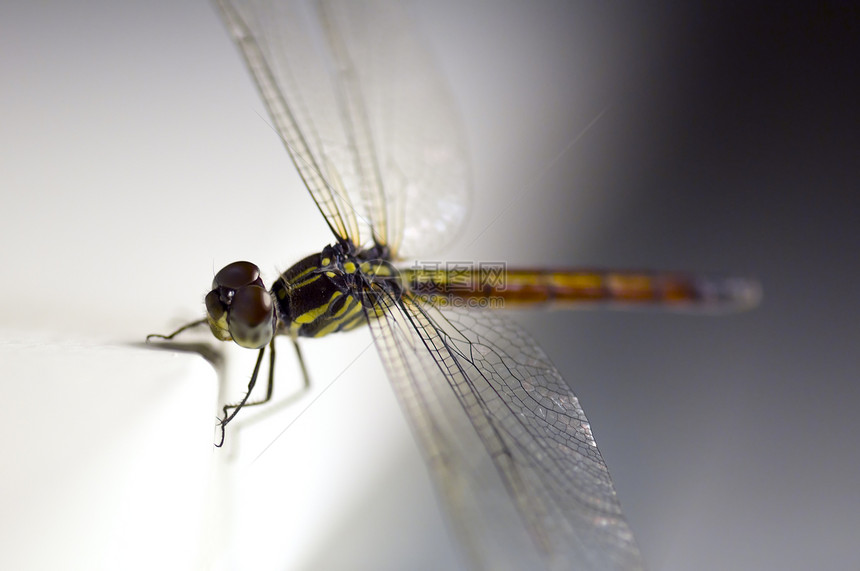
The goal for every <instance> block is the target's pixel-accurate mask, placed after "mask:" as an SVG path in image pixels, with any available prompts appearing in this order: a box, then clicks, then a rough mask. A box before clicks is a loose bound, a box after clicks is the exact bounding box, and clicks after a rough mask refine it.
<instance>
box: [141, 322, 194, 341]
mask: <svg viewBox="0 0 860 571" xmlns="http://www.w3.org/2000/svg"><path fill="white" fill-rule="evenodd" d="M204 323H206V318H203V319H198V320H197V321H192V322H191V323H186V324H185V325H183V326H182V327H180V328H179V329H177V330H176V331H174V332H173V333H171V334H170V335H161V334H160V333H150V334H149V335H147V336H146V342H147V343H149V340H150V339H165V340H168V341H169V340H171V339H173V338H174V337H176V336H177V335H179V334H180V333H182V332H183V331H185V330H186V329H191V328H192V327H197V326H199V325H203V324H204Z"/></svg>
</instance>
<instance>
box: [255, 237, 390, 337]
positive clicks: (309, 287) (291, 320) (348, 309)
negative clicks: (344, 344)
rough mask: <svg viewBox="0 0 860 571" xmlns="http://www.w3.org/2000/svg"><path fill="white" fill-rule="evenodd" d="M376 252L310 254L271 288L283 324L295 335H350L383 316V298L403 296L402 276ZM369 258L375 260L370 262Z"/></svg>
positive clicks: (334, 249)
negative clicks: (341, 333) (360, 326)
mask: <svg viewBox="0 0 860 571" xmlns="http://www.w3.org/2000/svg"><path fill="white" fill-rule="evenodd" d="M374 254H376V253H375V252H368V251H361V252H358V253H357V254H355V255H349V254H344V253H343V252H342V249H341V248H339V247H337V246H335V247H329V248H326V249H325V250H323V251H322V252H321V253H318V254H313V255H310V256H308V257H306V258H304V259H303V260H301V261H300V262H299V263H297V264H295V265H294V266H292V267H291V268H290V269H288V270H287V271H285V272H284V273H283V274H281V276H280V277H279V278H278V280H277V281H276V282H275V283H274V285H273V286H272V296H273V298H274V300H275V304H276V307H277V312H278V318H279V320H280V326H281V328H282V329H283V330H284V332H285V333H288V334H289V335H291V336H293V337H322V336H324V335H328V334H329V333H336V332H338V331H349V330H350V329H354V328H356V327H358V326H359V325H361V324H362V323H365V322H366V320H367V319H368V318H374V317H379V315H381V313H382V311H383V310H384V309H383V307H382V306H380V304H378V303H377V302H376V299H378V296H380V295H390V296H396V297H399V295H400V293H401V291H402V290H401V285H400V281H399V278H398V277H397V275H396V273H395V272H394V270H393V268H392V267H391V266H390V264H389V263H388V261H387V260H385V259H377V256H376V255H374ZM366 258H370V259H366Z"/></svg>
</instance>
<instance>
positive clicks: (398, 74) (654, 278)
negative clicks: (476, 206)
mask: <svg viewBox="0 0 860 571" xmlns="http://www.w3.org/2000/svg"><path fill="white" fill-rule="evenodd" d="M216 4H217V9H218V11H219V13H220V15H221V17H222V19H223V21H224V23H225V24H226V27H227V29H228V30H229V33H230V35H231V36H232V38H233V40H234V42H235V43H236V45H237V47H238V49H239V51H240V53H241V55H242V57H243V58H244V62H245V64H246V66H247V68H248V70H249V71H250V74H251V76H252V77H253V79H254V81H255V83H256V87H257V88H258V90H259V93H260V95H261V96H262V99H263V101H264V103H265V107H266V109H267V111H268V114H269V118H270V120H271V122H272V125H273V127H274V129H275V130H276V131H277V133H278V135H279V136H280V138H281V140H282V141H283V144H284V146H285V148H286V150H287V153H288V155H289V157H290V158H291V160H292V162H293V164H294V166H295V168H296V169H297V171H298V173H299V175H300V177H301V179H302V181H303V182H304V185H305V187H306V189H307V191H308V192H309V194H310V197H311V199H312V200H313V202H314V204H315V205H316V207H317V209H318V210H319V212H320V214H321V215H322V219H323V221H324V222H325V224H326V225H327V226H328V228H329V229H330V231H331V232H332V234H333V238H334V239H333V242H332V243H331V244H329V245H327V246H325V247H324V248H323V249H322V250H320V251H319V252H317V253H314V254H312V255H310V256H308V257H306V258H304V259H302V260H300V261H299V262H298V263H296V264H295V265H293V266H292V267H291V268H289V269H287V270H286V271H284V272H283V273H282V274H281V275H280V276H279V277H278V278H277V279H276V280H275V281H274V283H273V285H272V286H271V287H270V288H268V289H267V287H266V286H265V284H264V282H263V279H262V276H261V273H260V270H259V268H258V267H257V266H256V265H255V264H253V263H251V262H247V261H238V262H233V263H231V264H229V265H227V266H225V267H224V268H223V269H221V270H220V271H219V272H217V274H216V275H215V278H214V280H213V283H212V288H211V290H210V291H209V293H208V294H207V295H206V297H205V305H206V310H207V316H206V317H205V318H203V319H199V320H197V321H194V322H192V323H189V324H187V325H185V326H183V327H181V328H179V329H178V330H176V331H174V332H173V333H171V334H169V335H152V336H150V338H153V337H157V338H162V339H173V338H174V337H175V336H176V335H178V334H179V333H181V332H183V331H185V330H186V329H190V328H192V327H196V326H198V325H208V326H209V328H210V330H211V332H212V334H213V335H214V336H215V337H216V338H217V339H219V340H221V341H233V342H235V343H236V344H238V345H240V346H242V347H245V348H249V349H252V350H256V351H257V352H258V353H257V359H256V363H255V365H254V369H253V371H252V374H251V377H250V382H249V384H248V388H247V391H246V392H245V394H244V396H243V397H242V399H241V400H240V401H238V402H236V403H233V404H228V405H226V406H224V407H223V413H224V416H223V418H221V419H219V420H220V429H221V440H220V442H219V443H218V444H217V445H218V446H220V445H221V444H223V442H224V438H225V429H226V427H227V425H228V424H229V423H230V421H231V420H233V419H234V418H235V417H236V415H237V414H238V413H239V412H240V411H241V410H242V409H243V408H244V407H249V406H255V405H261V404H264V403H266V402H268V401H269V400H271V398H272V394H273V386H274V369H275V339H276V338H277V337H278V336H285V337H289V338H290V339H291V340H292V342H293V344H294V346H295V348H296V351H297V355H298V357H299V362H300V364H301V367H302V374H303V376H304V379H305V384H306V385H307V384H308V382H309V381H308V378H309V377H308V374H307V369H306V367H305V363H304V359H303V358H302V357H301V352H300V350H299V343H298V340H299V339H300V338H315V337H325V336H327V335H330V334H334V333H337V332H346V331H350V330H354V329H360V328H366V329H368V330H369V331H370V334H371V336H372V339H373V342H374V344H375V345H376V348H377V350H378V353H379V356H380V358H381V361H382V363H383V365H384V368H385V370H386V373H387V376H388V378H389V380H390V382H391V386H392V388H393V390H394V393H395V395H396V397H397V400H398V402H399V404H400V406H401V408H402V410H403V413H404V415H405V417H406V419H407V421H408V424H409V426H410V428H411V431H412V433H413V435H414V438H415V440H416V442H417V444H418V446H419V449H420V450H421V452H422V454H423V457H424V460H425V463H426V465H427V468H428V470H429V472H430V474H431V477H432V479H433V481H434V482H435V484H436V488H437V491H438V494H439V496H440V498H441V499H442V504H443V505H444V506H445V508H446V510H447V513H448V516H449V520H450V522H451V525H452V526H453V529H454V530H455V533H456V536H457V537H458V539H459V540H460V543H461V544H462V547H463V552H464V554H465V557H466V558H467V559H468V560H469V562H470V563H471V564H472V565H473V566H474V567H476V568H487V569H503V568H512V569H522V568H530V569H536V568H541V567H544V568H551V569H570V568H576V569H625V570H632V569H642V568H643V562H642V558H641V555H640V553H639V550H638V548H637V545H636V542H635V539H634V536H633V533H632V531H631V529H630V527H629V525H628V524H627V522H626V520H625V518H624V515H623V513H622V510H621V507H620V503H619V500H618V498H617V495H616V492H615V489H614V486H613V483H612V480H611V478H610V475H609V471H608V469H607V467H606V464H605V462H604V460H603V457H602V456H601V454H600V452H599V450H598V448H597V445H596V443H595V441H594V437H593V435H592V432H591V427H590V424H589V422H588V420H587V418H586V416H585V413H584V412H583V410H582V407H581V406H580V403H579V401H578V399H577V397H576V396H575V395H574V393H573V392H572V390H571V389H570V388H569V386H568V384H567V383H566V382H565V380H564V379H563V378H562V377H561V375H560V373H559V371H558V370H557V369H556V368H555V367H554V366H553V365H552V364H551V362H550V360H549V358H548V357H547V355H546V354H545V353H544V351H543V350H542V349H541V348H540V347H539V346H538V345H537V344H536V342H535V341H534V340H533V339H532V338H531V337H530V336H529V335H528V334H527V333H526V332H525V331H524V330H523V329H522V328H521V327H520V326H518V325H515V324H514V323H512V322H511V321H510V320H508V319H507V318H506V317H505V316H503V315H502V314H501V313H502V312H499V311H497V310H498V309H505V308H511V307H527V308H531V307H542V308H547V307H550V308H577V307H583V306H596V305H603V306H608V307H666V308H670V309H680V310H700V309H704V310H724V309H744V308H748V307H751V306H753V305H755V303H756V300H757V298H758V288H757V284H756V283H755V282H754V281H752V280H747V279H743V278H705V277H701V276H697V275H693V274H686V273H667V272H641V271H635V272H634V271H608V270H590V269H586V270H574V269H566V270H551V269H529V268H507V267H506V265H505V264H489V263H487V264H450V265H448V264H424V265H412V266H408V265H406V264H405V262H406V260H409V259H415V258H414V257H413V256H417V255H419V254H421V253H422V252H428V251H438V250H440V249H441V248H442V247H444V246H445V245H447V244H450V243H451V242H452V241H453V240H454V239H455V238H456V237H457V236H458V235H459V231H460V230H461V229H462V227H463V226H464V224H465V221H466V215H467V212H468V208H467V206H468V205H469V202H470V191H471V187H470V183H469V163H468V153H467V152H466V145H465V142H464V141H465V138H464V136H463V131H462V125H461V122H460V120H459V117H458V115H457V112H456V110H455V105H454V104H453V102H452V100H451V96H450V94H449V93H448V91H447V88H446V86H445V83H444V81H442V80H441V79H440V75H439V73H438V71H436V69H435V67H434V66H433V63H432V61H431V58H430V56H429V55H428V53H427V51H426V50H425V49H424V47H423V46H422V45H421V43H420V41H419V40H418V39H417V36H416V34H415V32H414V30H413V28H412V27H411V26H410V25H409V22H408V18H407V17H406V15H405V14H404V10H403V9H402V7H401V6H400V5H399V4H397V3H394V2H383V1H371V2H354V1H350V0H324V1H317V2H314V1H292V2H289V1H288V2H285V1H282V0H262V1H254V0H247V1H246V0H217V1H216ZM267 352H268V354H269V362H268V382H267V385H266V393H265V396H263V397H262V398H258V399H257V400H253V399H252V398H251V394H252V391H253V389H254V388H255V386H256V382H257V379H258V377H259V376H260V371H261V366H262V363H263V361H264V358H265V355H266V353H267ZM499 514H503V517H500V516H499Z"/></svg>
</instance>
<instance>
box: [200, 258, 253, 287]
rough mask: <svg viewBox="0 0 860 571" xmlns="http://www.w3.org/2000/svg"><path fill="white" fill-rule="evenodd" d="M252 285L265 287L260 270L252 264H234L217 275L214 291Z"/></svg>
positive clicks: (214, 281) (213, 281)
mask: <svg viewBox="0 0 860 571" xmlns="http://www.w3.org/2000/svg"><path fill="white" fill-rule="evenodd" d="M251 284H254V285H258V286H262V285H263V280H262V279H261V278H260V268H258V267H257V266H256V265H254V264H252V263H251V262H233V263H232V264H227V265H226V266H224V267H223V268H221V271H220V272H218V273H217V274H215V279H213V280H212V289H218V288H227V289H239V288H240V287H242V286H246V285H251Z"/></svg>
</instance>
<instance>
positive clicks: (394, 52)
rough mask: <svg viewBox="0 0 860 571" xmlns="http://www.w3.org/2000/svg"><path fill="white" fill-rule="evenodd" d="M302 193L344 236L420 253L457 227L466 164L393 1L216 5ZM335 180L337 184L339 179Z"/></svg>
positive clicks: (459, 138) (444, 102) (223, 0)
mask: <svg viewBox="0 0 860 571" xmlns="http://www.w3.org/2000/svg"><path fill="white" fill-rule="evenodd" d="M218 4H219V7H220V9H221V12H222V15H223V17H224V19H225V21H226V22H227V24H228V27H229V29H230V31H231V34H232V35H233V38H234V40H235V41H236V43H237V45H238V46H239V48H240V49H241V51H242V53H243V55H244V57H245V59H246V61H247V63H248V67H249V69H250V70H251V72H252V74H253V76H254V79H255V81H256V82H257V86H258V88H259V89H260V92H261V94H262V95H263V99H264V101H265V104H266V107H267V108H268V110H269V114H270V116H271V118H272V121H273V122H274V124H275V127H276V128H277V130H278V132H279V133H280V134H281V137H282V138H283V140H284V142H285V144H286V145H287V148H288V151H289V152H290V155H291V157H292V158H293V162H294V163H295V164H296V167H297V169H298V170H299V172H300V174H301V175H302V178H303V179H304V181H305V183H306V185H307V187H308V190H309V191H310V193H311V195H312V196H313V198H314V200H315V201H316V203H317V205H318V206H319V208H320V211H321V212H322V213H323V215H324V216H325V217H326V219H327V221H328V222H329V225H330V226H331V227H332V230H333V231H334V232H335V233H336V234H337V235H339V236H349V237H351V238H354V241H355V242H356V243H357V244H359V243H360V240H358V239H355V238H358V236H357V234H358V231H359V230H358V229H356V230H352V229H351V228H352V225H353V221H352V220H350V217H352V216H353V211H355V212H357V213H358V215H357V221H358V226H359V228H360V229H361V230H362V232H363V235H364V236H366V237H369V235H368V234H367V233H366V232H367V231H370V232H372V237H373V238H374V239H376V241H377V242H380V243H385V244H388V245H389V246H391V247H392V248H393V250H394V251H395V253H398V254H403V255H406V254H418V253H422V249H423V251H424V252H423V253H426V251H427V245H430V246H431V247H432V248H438V247H441V246H442V245H444V244H446V243H448V242H449V241H450V240H451V239H453V237H454V236H455V235H456V233H457V231H458V230H459V229H460V228H461V227H462V224H463V222H464V220H465V217H466V213H467V206H468V199H469V177H470V173H469V171H468V156H467V152H466V145H465V142H464V137H463V135H462V130H461V129H462V127H461V123H460V121H459V118H458V117H457V114H456V112H455V111H454V106H453V104H452V101H451V97H450V95H449V94H448V92H447V91H446V89H445V87H444V84H443V82H442V81H441V79H440V78H439V76H438V74H437V73H436V71H435V70H434V67H433V65H432V62H431V61H430V58H429V55H428V54H427V51H426V50H425V49H424V48H423V46H422V45H421V44H420V42H419V40H418V38H416V36H415V31H414V28H413V27H412V26H410V25H409V23H408V20H407V18H406V16H405V14H404V13H403V10H402V8H401V7H400V6H399V5H398V4H397V3H393V2H378V1H371V2H354V1H350V0H332V1H322V2H309V1H276V0H267V1H254V0H234V1H227V0H219V2H218ZM335 181H339V183H336V182H335Z"/></svg>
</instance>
